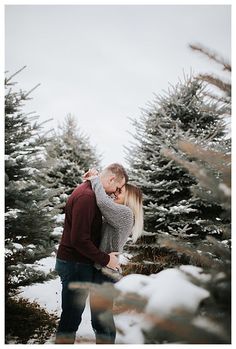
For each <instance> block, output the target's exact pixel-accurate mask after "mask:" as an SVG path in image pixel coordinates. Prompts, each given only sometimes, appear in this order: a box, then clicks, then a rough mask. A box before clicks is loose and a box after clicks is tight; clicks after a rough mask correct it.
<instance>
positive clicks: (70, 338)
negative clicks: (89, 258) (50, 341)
mask: <svg viewBox="0 0 236 349" xmlns="http://www.w3.org/2000/svg"><path fill="white" fill-rule="evenodd" d="M55 270H56V271H57V273H58V274H59V276H60V278H61V282H62V313H61V318H60V322H59V326H58V330H57V335H56V343H58V344H59V343H60V344H62V343H64V344H67V343H71V344H73V343H74V341H75V335H76V331H77V330H78V327H79V325H80V323H81V317H82V314H83V311H84V308H85V304H86V299H87V297H88V294H89V289H88V288H87V287H85V288H74V289H70V287H69V284H70V283H71V282H90V283H91V282H92V283H97V284H102V283H103V282H104V281H106V282H107V281H110V282H111V280H109V279H108V278H107V277H106V276H104V275H103V274H102V273H101V271H100V270H97V269H96V268H94V266H93V265H91V264H85V263H75V262H68V261H64V260H61V259H57V261H56V267H55ZM95 298H96V293H95V292H91V294H90V308H91V320H92V327H93V330H94V332H95V335H96V343H104V344H105V343H106V344H113V343H114V342H115V336H116V329H115V324H114V319H113V313H112V307H113V300H108V301H106V308H105V309H104V308H103V309H101V308H100V309H98V307H96V301H95ZM104 312H106V316H105V320H104V316H101V315H102V314H103V313H104Z"/></svg>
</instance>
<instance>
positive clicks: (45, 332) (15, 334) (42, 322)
mask: <svg viewBox="0 0 236 349" xmlns="http://www.w3.org/2000/svg"><path fill="white" fill-rule="evenodd" d="M5 323H6V327H5V332H6V344H11V343H12V341H13V342H14V343H15V344H27V343H28V341H29V340H30V344H44V343H45V341H46V340H47V339H48V338H49V337H50V336H51V335H52V333H53V332H54V331H55V329H56V326H57V317H56V316H55V315H53V314H49V313H47V312H46V311H45V310H44V309H43V308H41V307H40V306H39V305H38V304H37V303H35V302H34V303H30V302H29V301H27V300H25V299H23V298H19V299H18V300H16V299H11V298H10V299H7V301H6V308H5ZM32 342H33V343H32Z"/></svg>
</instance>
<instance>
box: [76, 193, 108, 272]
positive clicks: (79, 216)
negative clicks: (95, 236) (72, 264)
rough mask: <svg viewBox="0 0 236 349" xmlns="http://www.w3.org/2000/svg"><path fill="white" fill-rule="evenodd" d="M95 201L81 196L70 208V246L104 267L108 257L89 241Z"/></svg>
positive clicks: (89, 197)
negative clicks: (71, 218)
mask: <svg viewBox="0 0 236 349" xmlns="http://www.w3.org/2000/svg"><path fill="white" fill-rule="evenodd" d="M94 201H95V199H94V198H93V197H91V196H90V195H83V196H80V197H79V200H78V199H77V200H76V201H75V202H74V204H73V208H72V217H73V220H72V227H71V244H72V245H73V246H74V248H75V249H76V250H77V251H78V252H79V253H81V254H82V255H84V256H86V257H87V258H89V259H91V260H92V261H94V262H96V263H98V264H100V265H102V266H105V265H107V264H108V263H109V260H110V257H109V255H108V254H107V253H105V252H102V251H100V250H99V249H98V248H97V247H96V246H95V245H94V243H93V242H92V240H91V226H92V221H93V218H94V215H95V202H94Z"/></svg>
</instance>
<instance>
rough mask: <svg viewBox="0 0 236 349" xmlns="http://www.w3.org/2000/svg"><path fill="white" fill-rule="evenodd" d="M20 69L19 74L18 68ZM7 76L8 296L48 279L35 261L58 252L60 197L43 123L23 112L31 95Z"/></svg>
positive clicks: (6, 205) (6, 227)
mask: <svg viewBox="0 0 236 349" xmlns="http://www.w3.org/2000/svg"><path fill="white" fill-rule="evenodd" d="M17 73H18V72H17ZM15 75H16V74H14V75H12V76H10V77H6V79H5V88H6V94H5V171H6V187H5V212H6V215H5V216H6V217H5V247H6V273H5V275H6V297H8V296H9V295H10V294H11V293H12V291H14V289H16V288H17V287H18V286H21V285H26V284H30V283H32V282H34V281H39V280H42V279H44V278H45V275H44V273H43V272H39V271H38V270H37V271H36V270H35V269H34V268H33V267H30V265H29V263H30V264H33V263H34V262H35V261H37V260H39V259H41V258H42V257H46V256H49V255H50V253H51V252H52V251H53V250H54V242H53V238H52V232H53V229H54V226H55V219H54V215H55V214H56V212H57V211H56V210H54V209H52V208H51V207H50V200H51V197H52V196H53V195H55V193H54V192H52V190H50V189H49V188H48V187H47V184H46V182H45V179H44V177H43V176H42V175H41V173H42V170H43V168H44V167H45V149H44V141H45V140H44V137H43V135H42V125H40V124H38V123H37V121H35V117H33V116H30V115H27V114H25V113H24V111H23V103H24V102H26V101H27V100H28V99H29V94H30V92H32V90H31V91H30V92H28V93H26V92H23V91H22V90H17V89H16V88H15V83H14V82H13V81H12V78H13V76H15Z"/></svg>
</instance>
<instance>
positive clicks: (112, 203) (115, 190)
mask: <svg viewBox="0 0 236 349" xmlns="http://www.w3.org/2000/svg"><path fill="white" fill-rule="evenodd" d="M142 229H143V209H142V193H141V191H140V189H139V188H138V187H137V186H135V185H133V184H129V183H128V175H127V173H126V171H125V169H124V167H123V166H122V165H120V164H117V163H114V164H111V165H109V166H108V167H106V168H105V169H104V170H103V171H102V172H101V173H98V172H97V171H96V170H90V171H88V172H87V173H86V174H85V175H84V182H83V183H82V184H81V185H79V186H78V187H77V188H76V189H75V190H74V191H73V193H72V194H71V195H70V197H69V198H68V200H67V203H66V207H65V222H64V230H63V235H62V239H61V242H60V245H59V249H58V253H57V261H56V268H55V269H56V271H57V272H58V274H59V276H60V278H61V283H62V313H61V317H60V321H59V326H58V329H57V334H56V341H55V343H56V344H73V343H74V341H75V335H76V331H77V329H78V327H79V325H80V323H81V317H82V314H83V311H84V308H85V304H86V299H87V297H88V294H89V295H90V309H91V322H92V327H93V330H94V332H95V336H96V344H114V343H115V337H116V328H115V324H114V319H113V311H112V308H113V300H108V301H107V302H106V309H99V308H98V307H96V299H95V297H96V293H95V292H92V291H91V292H90V290H89V288H80V289H76V290H75V289H71V288H70V283H72V282H79V283H81V282H88V283H94V284H99V285H101V284H102V283H104V282H112V283H114V282H116V281H117V280H119V279H120V278H121V277H122V275H121V267H120V265H119V260H118V254H119V253H120V252H122V250H123V246H124V245H125V243H126V241H127V239H128V237H131V238H132V240H133V241H136V240H137V239H138V237H139V236H140V235H141V233H142ZM104 311H106V321H104V317H103V316H101V315H102V313H103V312H104Z"/></svg>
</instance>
